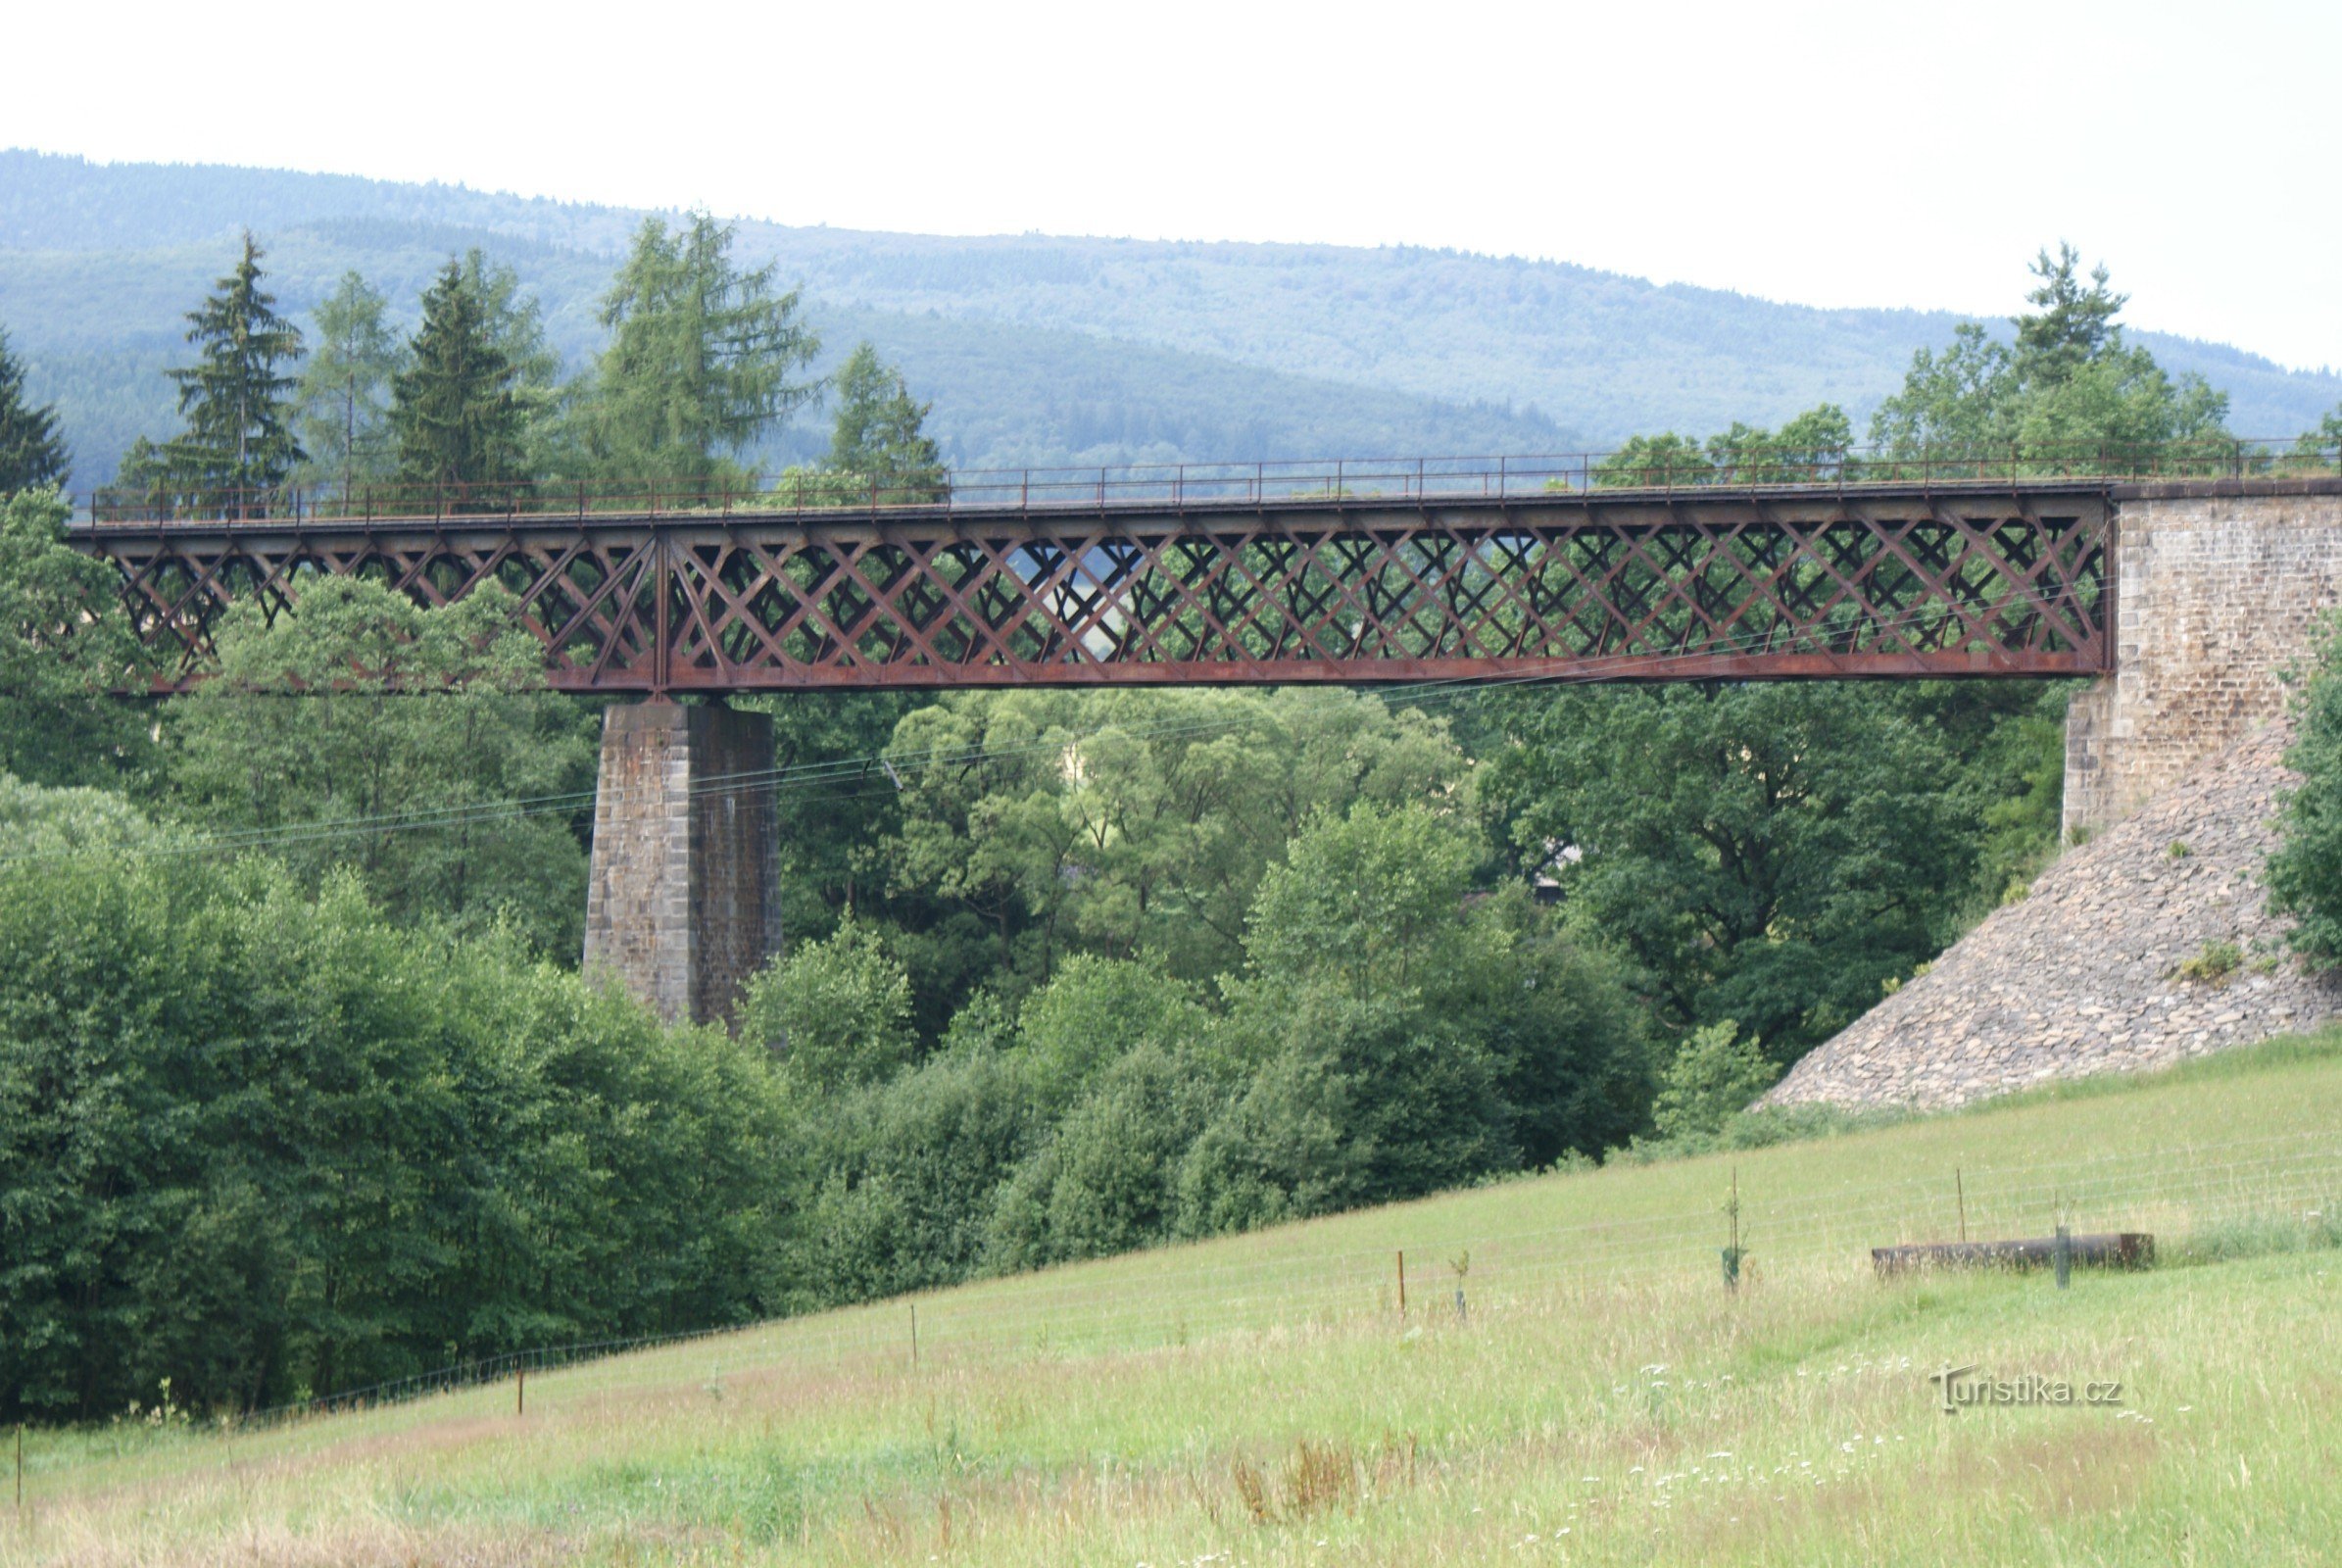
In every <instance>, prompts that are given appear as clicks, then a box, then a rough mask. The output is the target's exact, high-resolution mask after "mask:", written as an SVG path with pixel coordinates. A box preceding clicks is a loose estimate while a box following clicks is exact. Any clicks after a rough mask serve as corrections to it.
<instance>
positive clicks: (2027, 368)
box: [1871, 245, 2228, 471]
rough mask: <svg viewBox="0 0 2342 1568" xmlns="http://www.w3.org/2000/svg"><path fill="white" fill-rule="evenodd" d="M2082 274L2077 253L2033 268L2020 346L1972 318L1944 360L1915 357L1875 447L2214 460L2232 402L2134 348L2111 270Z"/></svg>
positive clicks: (2038, 456)
mask: <svg viewBox="0 0 2342 1568" xmlns="http://www.w3.org/2000/svg"><path fill="white" fill-rule="evenodd" d="M2080 265H2081V264H2080V258H2079V257H2078V256H2077V255H2076V253H2075V252H2074V247H2073V246H2071V245H2060V246H2059V247H2058V253H2057V255H2055V256H2054V257H2053V256H2051V255H2050V254H2049V252H2048V251H2046V250H2044V251H2043V252H2042V253H2041V254H2040V256H2039V257H2038V258H2036V259H2035V261H2034V262H2033V264H2032V272H2033V276H2034V277H2035V279H2037V285H2036V286H2035V287H2034V289H2033V290H2032V291H2031V293H2029V294H2028V295H2027V296H2026V299H2027V300H2028V302H2029V303H2031V304H2032V305H2033V306H2034V307H2035V310H2034V311H2033V312H2032V313H2031V314H2029V315H2025V316H2020V317H2017V318H2016V319H2015V321H2014V325H2015V328H2016V341H2015V344H2014V346H2013V347H2012V346H2010V345H2006V344H2003V343H1999V342H1996V341H1994V340H1993V339H1992V338H1991V337H1990V336H1989V335H1988V334H1987V333H1986V332H1985V330H1984V328H1983V327H1982V326H1981V325H1979V324H1977V323H1976V322H1973V321H1969V322H1963V323H1961V325H1960V326H1959V327H1958V328H1957V329H1956V330H1955V332H1954V335H1953V340H1952V343H1951V345H1950V346H1949V347H1948V348H1947V349H1945V350H1943V351H1942V352H1940V353H1938V352H1935V351H1932V350H1928V349H1921V350H1920V351H1918V353H1917V354H1916V355H1914V356H1913V359H1912V364H1911V370H1910V372H1909V374H1908V375H1906V376H1905V378H1904V383H1903V389H1902V391H1900V392H1899V393H1897V394H1896V395H1895V396H1893V397H1890V398H1888V399H1886V401H1885V402H1883V403H1881V404H1880V405H1879V407H1878V413H1877V414H1876V415H1875V416H1873V417H1872V420H1871V440H1872V441H1873V443H1874V444H1876V445H1878V446H1879V447H1880V448H1882V449H1884V450H1885V451H1886V452H1887V453H1888V454H1889V455H1892V456H1897V457H1904V458H1913V457H1919V456H1921V455H1923V454H1933V455H1936V456H1943V455H1946V454H1950V455H1952V456H1953V457H1954V459H1955V460H1956V459H1957V458H1958V457H1959V455H1961V454H1963V453H1965V454H1968V455H1971V456H1974V457H1976V458H1977V459H1981V460H1991V461H1993V462H1995V463H1997V464H2000V465H2004V466H2005V465H2007V464H2008V463H2010V462H2016V463H2018V464H2019V465H2020V466H2024V467H2026V468H2031V469H2044V470H2055V469H2058V468H2060V467H2065V468H2074V467H2104V466H2108V465H2113V466H2116V467H2144V466H2155V465H2159V464H2160V465H2163V466H2172V465H2174V464H2177V465H2182V466H2184V465H2185V464H2186V463H2187V462H2188V461H2189V456H2188V455H2189V453H2190V451H2191V449H2192V450H2193V452H2194V454H2195V458H2196V459H2197V460H2198V461H2206V462H2217V461H2218V460H2219V458H2220V456H2222V455H2223V454H2221V453H2220V451H2219V450H2218V447H2217V444H2218V443H2220V442H2223V441H2224V440H2225V439H2226V435H2227V432H2226V430H2225V429H2224V427H2223V425H2224V421H2225V420H2226V418H2227V409H2228V404H2227V397H2226V395H2225V394H2224V393H2220V392H2216V391H2214V390H2213V389H2212V388H2211V387H2210V386H2208V385H2206V384H2205V382H2204V381H2203V380H2202V378H2201V377H2198V376H2194V375H2183V376H2181V377H2179V378H2178V379H2177V380H2173V379H2172V378H2171V376H2169V375H2167V374H2166V373H2165V372H2164V370H2163V369H2162V368H2161V367H2159V366H2158V365H2157V364H2156V363H2155V358H2154V356H2153V355H2152V354H2150V353H2148V352H2147V350H2146V349H2145V348H2143V347H2140V346H2137V345H2135V344H2132V343H2130V342H2129V341H2127V340H2126V339H2125V337H2124V336H2123V332H2122V326H2121V324H2120V323H2119V321H2118V320H2117V318H2118V317H2119V316H2120V315H2121V313H2122V306H2123V304H2124V303H2125V302H2126V300H2127V296H2125V295H2122V294H2117V293H2114V292H2113V291H2112V290H2110V289H2109V288H2108V287H2107V276H2108V274H2107V270H2106V269H2105V268H2104V267H2100V268H2097V269H2096V270H2093V271H2092V272H2091V273H2089V275H2088V278H2087V280H2086V282H2085V280H2084V278H2083V277H2082V275H2081V271H2080ZM2208 444H2209V445H2208ZM1954 471H1956V463H1955V466H1954Z"/></svg>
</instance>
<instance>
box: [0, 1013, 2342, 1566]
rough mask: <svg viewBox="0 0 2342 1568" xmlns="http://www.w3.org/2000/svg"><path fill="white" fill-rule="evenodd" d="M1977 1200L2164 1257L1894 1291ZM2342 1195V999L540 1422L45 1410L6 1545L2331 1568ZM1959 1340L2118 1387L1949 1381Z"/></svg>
mask: <svg viewBox="0 0 2342 1568" xmlns="http://www.w3.org/2000/svg"><path fill="white" fill-rule="evenodd" d="M1955 1171H1957V1172H1958V1180H1957V1184H1956V1183H1955V1175H1954V1173H1955ZM1735 1181H1736V1185H1737V1191H1738V1195H1739V1200H1740V1205H1741V1221H1740V1222H1741V1231H1742V1241H1743V1245H1744V1246H1745V1247H1746V1248H1747V1249H1748V1252H1749V1258H1750V1265H1749V1268H1748V1271H1747V1277H1746V1279H1745V1280H1744V1283H1743V1286H1742V1288H1741V1290H1740V1291H1739V1292H1737V1293H1736V1294H1728V1293H1727V1292H1726V1291H1725V1290H1724V1289H1723V1287H1722V1283H1721V1278H1720V1273H1721V1271H1720V1267H1719V1257H1718V1249H1719V1247H1720V1246H1721V1245H1722V1244H1723V1243H1724V1241H1725V1239H1726V1229H1725V1227H1726V1224H1727V1220H1726V1215H1725V1213H1724V1211H1723V1208H1724V1204H1725V1202H1726V1200H1727V1198H1728V1195H1729V1194H1730V1193H1731V1192H1732V1189H1733V1185H1734V1183H1735ZM1963 1195H1964V1197H1965V1203H1966V1222H1967V1227H1968V1230H1969V1232H1970V1234H1972V1235H1974V1236H1978V1237H1991V1236H2008V1235H2018V1234H2025V1235H2032V1234H2045V1233H2046V1232H2047V1231H2048V1230H2049V1229H2050V1227H2051V1226H2052V1225H2053V1224H2054V1223H2055V1220H2056V1218H2057V1216H2058V1215H2059V1214H2060V1213H2061V1212H2062V1213H2064V1214H2065V1215H2067V1216H2068V1217H2069V1218H2070V1219H2071V1222H2072V1223H2073V1224H2074V1226H2075V1228H2077V1229H2079V1230H2084V1231H2090V1230H2111V1229H2146V1230H2151V1231H2154V1232H2155V1233H2156V1234H2157V1238H2158V1242H2159V1245H2160V1247H2161V1250H2162V1253H2163V1261H2162V1263H2161V1265H2160V1266H2159V1267H2157V1268H2156V1269H2154V1270H2153V1271H2150V1272H2145V1273H2138V1274H2097V1273H2090V1272H2083V1273H2080V1274H2077V1275H2076V1277H2075V1279H2074V1286H2073V1288H2072V1289H2071V1290H2069V1291H2066V1292H2062V1293H2061V1292H2059V1291H2057V1290H2055V1289H2054V1288H2053V1287H2052V1284H2051V1282H2050V1280H2049V1279H2048V1277H2047V1276H2046V1275H2025V1276H2012V1275H1992V1276H1982V1277H1951V1276H1935V1277H1930V1278H1925V1279H1917V1280H1912V1279H1906V1280H1899V1281H1894V1282H1881V1281H1879V1280H1878V1279H1877V1278H1875V1277H1874V1274H1873V1271H1872V1269H1871V1266H1870V1261H1869V1255H1868V1249H1869V1248H1870V1247H1872V1246H1875V1245H1878V1244H1882V1243H1887V1242H1894V1241H1907V1240H1933V1239H1944V1238H1948V1237H1951V1236H1953V1235H1955V1234H1956V1233H1957V1232H1958V1230H1959V1227H1960V1223H1961V1208H1960V1200H1961V1197H1962V1196H1963ZM2338 1200H2342V1033H2336V1034H2331V1035H2326V1036H2319V1037H2314V1038H2311V1039H2307V1040H2298V1041H2285V1042H2277V1043H2273V1044H2271V1045H2269V1046H2266V1047H2262V1048H2258V1049H2256V1050H2252V1051H2248V1052H2240V1053H2231V1054H2228V1055H2225V1056H2222V1057H2218V1058H2213V1059H2210V1060H2206V1061H2202V1062H2197V1063H2193V1064H2191V1065H2189V1066H2187V1067H2184V1068H2181V1069H2177V1070H2175V1071H2171V1072H2167V1073H2163V1074H2160V1075H2156V1076H2153V1077H2145V1078H2134V1079H2124V1080H2119V1081H2116V1080H2107V1081H2096V1082H2091V1083H2086V1084H2081V1085H2074V1086H2068V1087H2065V1088H2062V1089H2057V1090H2050V1091H2043V1092H2038V1093H2035V1094H2033V1095H2030V1096H2026V1097H2022V1098H2020V1099H2018V1100H2014V1101H2005V1102H2001V1103H1996V1104H1994V1105H1992V1106H1989V1107H1986V1108H1983V1109H1979V1110H1975V1111H1970V1112H1967V1113H1961V1114H1954V1115H1946V1116H1939V1117H1933V1118H1928V1119H1925V1120H1918V1121H1911V1122H1906V1123H1902V1124H1899V1125H1895V1126H1891V1127H1884V1128H1880V1129H1878V1130H1874V1131H1870V1132H1863V1133H1857V1134H1850V1135H1846V1136H1842V1137H1837V1138H1830V1139H1824V1140H1819V1141H1815V1142H1809V1143H1802V1144H1792V1145H1782V1146H1779V1147H1775V1148H1772V1149H1767V1150H1761V1151H1753V1152H1741V1153H1737V1154H1733V1155H1718V1156H1713V1157H1703V1158H1699V1159H1688V1160H1679V1161H1672V1162H1664V1163H1652V1164H1642V1165H1637V1164H1632V1163H1624V1162H1621V1163H1617V1164H1614V1165H1612V1166H1610V1167H1607V1168H1605V1169H1602V1170H1598V1171H1585V1172H1576V1173H1569V1174H1562V1175H1556V1176H1551V1177H1545V1178H1540V1179H1537V1180H1533V1181H1519V1182H1511V1183H1506V1184H1503V1185H1500V1186H1495V1187H1490V1188H1487V1189H1483V1190H1480V1191H1474V1192H1466V1193H1457V1194H1451V1195H1448V1196H1444V1197H1440V1198H1437V1199H1432V1200H1427V1201H1422V1202H1417V1203H1411V1204H1405V1205H1400V1206H1396V1207H1391V1208H1386V1209H1377V1210H1372V1211H1367V1212H1361V1213H1356V1214H1349V1215H1344V1216H1341V1217H1339V1218H1334V1219H1328V1220H1323V1221H1319V1222H1316V1223H1313V1224H1308V1225H1300V1226H1293V1227H1290V1228H1286V1229H1282V1230H1277V1231H1271V1232H1264V1233H1260V1234H1257V1235H1253V1236H1247V1237H1243V1238H1239V1239H1234V1240H1230V1241H1226V1242H1219V1243H1213V1244H1209V1245H1204V1246H1197V1247H1192V1248H1180V1249H1169V1250H1160V1251H1154V1252H1148V1253H1144V1254H1139V1255H1135V1256H1131V1257H1124V1258H1117V1259H1112V1260H1108V1261H1104V1262H1099V1263H1095V1264H1088V1265H1083V1266H1079V1267H1072V1268H1065V1269H1059V1270H1054V1271H1051V1272H1049V1273H1044V1274H1038V1275H1032V1276H1025V1277H1020V1278H1016V1279H1009V1280H1000V1281H992V1282H988V1283H985V1284H981V1285H976V1286H971V1287H967V1288H964V1289H960V1290H954V1291H950V1292H941V1293H936V1294H934V1295H931V1296H927V1297H923V1298H920V1299H917V1300H916V1301H915V1302H911V1301H890V1302H883V1303H878V1304H875V1305H872V1306H868V1307H862V1308H856V1309H854V1310H850V1311H844V1312H836V1313H829V1314H824V1315H822V1316H819V1317H808V1318H802V1319H796V1320H792V1321H789V1322H785V1323H779V1324H773V1325H768V1326H765V1327H761V1328H756V1329H752V1330H748V1331H744V1332H741V1333H738V1334H732V1335H726V1336H722V1337H718V1338H711V1339H707V1340H701V1341H696V1342H692V1343H690V1344H686V1345H681V1346H676V1347H672V1348H664V1349H658V1350H652V1351H645V1352H640V1353H636V1354H633V1355H627V1356H621V1357H616V1358H612V1359H607V1360H602V1361H596V1362H592V1363H588V1364H584V1365H580V1366H575V1367H572V1368H570V1369H568V1370H565V1371H561V1372H549V1373H545V1374H543V1375H539V1376H532V1377H531V1378H530V1379H529V1381H528V1384H527V1389H526V1410H525V1413H515V1409H514V1405H515V1390H514V1388H513V1386H512V1384H511V1383H509V1382H508V1383H505V1384H501V1385H497V1386H491V1387H482V1388H476V1389H471V1390H467V1391H464V1392H462V1393H458V1394H452V1395H443V1396H440V1397H433V1398H429V1399H423V1400H418V1401H415V1402H411V1403H406V1404H400V1405H393V1406H386V1407H383V1408H378V1409H374V1410H370V1411H366V1412H363V1413H357V1414H344V1415H336V1416H328V1417H318V1418H315V1419H311V1420H307V1421H303V1422H299V1423H295V1424H290V1425H281V1426H276V1427H270V1428H264V1429H254V1430H244V1431H236V1432H217V1431H205V1430H202V1429H200V1428H195V1429H190V1428H188V1427H186V1426H184V1425H182V1424H178V1423H173V1422H165V1423H163V1424H161V1425H156V1424H152V1423H149V1422H146V1421H143V1420H139V1421H129V1420H125V1421H123V1422H121V1423H118V1424H116V1425H113V1426H109V1427H105V1428H99V1429H93V1430H80V1431H73V1432H56V1433H37V1432H36V1433H34V1434H32V1435H31V1436H30V1437H29V1439H28V1440H27V1449H26V1467H25V1480H24V1485H25V1494H26V1502H25V1508H24V1512H23V1513H22V1514H21V1515H20V1516H18V1518H17V1519H16V1521H15V1522H14V1524H13V1525H10V1526H0V1563H7V1564H16V1563H25V1564H31V1563H40V1564H52V1563H73V1564H93V1565H105V1564H131V1563H218V1564H231V1563H232V1564H337V1565H339V1564H377V1563H379V1564H406V1563H440V1562H447V1563H472V1564H483V1565H485V1564H514V1563H572V1562H588V1563H635V1564H641V1563H707V1564H719V1563H721V1564H730V1563H765V1562H789V1563H796V1562H818V1563H898V1562H910V1563H921V1562H931V1561H932V1562H942V1563H1017V1564H1024V1563H1058V1562H1064V1563H1093V1562H1095V1563H1122V1564H1152V1565H1155V1568H1167V1565H1170V1564H1175V1563H1176V1564H1202V1563H1245V1564H1287V1563H1292V1564H1304V1563H1321V1562H1322V1563H1338V1562H1339V1563H1355V1562H1387V1563H1410V1564H1413V1563H1487V1562H1516V1561H1517V1562H1540V1563H1548V1562H1549V1563H1635V1564H1645V1563H1654V1562H1657V1563H1677V1562H1683V1563H1728V1564H1739V1563H1749V1564H1757V1563H1763V1564H1783V1565H1787V1564H1799V1565H1803V1564H1847V1565H1857V1564H1861V1565H1869V1564H1901V1563H1910V1564H1919V1563H1979V1562H1982V1563H1991V1562H2028V1563H2029V1562H2047V1563H2125V1564H2126V1563H2190V1562H2201V1563H2206V1564H2216V1563H2217V1564H2230V1563H2301V1564H2309V1563H2325V1562H2330V1561H2332V1560H2334V1555H2333V1554H2334V1552H2335V1551H2336V1550H2337V1547H2336V1543H2337V1542H2342V1489H2337V1488H2336V1487H2335V1485H2334V1482H2333V1463H2334V1459H2335V1456H2336V1453H2337V1451H2338V1449H2342V1439H2337V1437H2336V1436H2335V1434H2336V1433H2337V1432H2342V1252H2337V1251H2335V1250H2331V1248H2332V1244H2333V1243H2334V1241H2335V1240H2336V1239H2337V1236H2338V1235H2342V1227H2338V1226H2337V1224H2336V1219H2337V1215H2336V1211H2335V1204H2336V1201H2338ZM1401 1250H1403V1251H1404V1254H1405V1259H1406V1271H1407V1285H1408V1293H1407V1307H1408V1309H1407V1312H1406V1313H1405V1315H1404V1316H1403V1317H1402V1316H1401V1314H1400V1312H1399V1310H1398V1302H1397V1299H1396V1298H1397V1271H1398V1253H1399V1252H1400V1251H1401ZM1459 1265H1460V1267H1459ZM1459 1290H1460V1291H1461V1293H1462V1295H1463V1299H1464V1303H1465V1306H1464V1310H1463V1311H1462V1312H1461V1313H1459V1310H1458V1307H1457V1304H1456V1298H1457V1294H1458V1292H1459ZM914 1310H915V1317H916V1324H917V1338H918V1348H917V1356H916V1359H915V1361H914V1359H913V1355H912V1348H911V1330H912V1319H913V1316H914ZM1946 1364H1951V1365H1964V1364H1975V1365H1976V1366H1977V1367H1978V1368H1979V1369H1980V1370H1979V1375H1981V1376H1990V1377H1996V1378H2001V1379H2017V1378H2022V1377H2025V1376H2028V1375H2029V1376H2037V1377H2039V1378H2044V1379H2057V1380H2064V1381H2066V1382H2067V1383H2069V1384H2071V1385H2073V1386H2074V1391H2075V1395H2076V1397H2077V1399H2078V1398H2079V1397H2081V1395H2082V1393H2083V1389H2082V1386H2083V1385H2084V1384H2087V1383H2093V1382H2115V1381H2119V1382H2120V1384H2121V1393H2120V1402H2119V1403H2109V1404H2096V1405H2092V1404H2085V1403H2078V1402H2077V1403H2074V1404H2071V1405H2055V1404H2033V1405H2019V1406H2006V1407H1981V1408H1968V1409H1963V1410H1961V1411H1960V1412H1959V1413H1957V1414H1946V1413H1944V1411H1943V1410H1942V1408H1941V1407H1940V1404H1939V1402H1938V1390H1937V1385H1935V1384H1934V1383H1932V1382H1930V1381H1929V1378H1928V1374H1929V1373H1930V1372H1934V1371H1936V1370H1938V1369H1939V1368H1941V1367H1943V1366H1945V1365H1946Z"/></svg>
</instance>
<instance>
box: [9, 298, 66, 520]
mask: <svg viewBox="0 0 2342 1568" xmlns="http://www.w3.org/2000/svg"><path fill="white" fill-rule="evenodd" d="M72 467H73V455H72V454H71V453H69V452H68V451H67V450H66V446H65V437H64V436H63V435H61V434H60V433H59V432H58V428H57V406H56V405H55V404H53V403H52V404H43V405H41V406H39V407H37V408H36V407H34V406H33V404H32V403H31V401H30V400H29V399H28V398H27V397H26V395H25V392H24V361H22V360H20V359H18V358H17V356H16V351H15V350H14V349H12V348H10V347H9V343H8V331H7V329H6V328H4V327H0V498H5V497H7V496H10V495H13V494H14V493H16V492H17V491H19V490H45V489H54V488H56V487H57V486H59V485H62V484H64V483H65V480H66V474H67V472H68V471H69V470H70V469H71V468H72Z"/></svg>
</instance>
